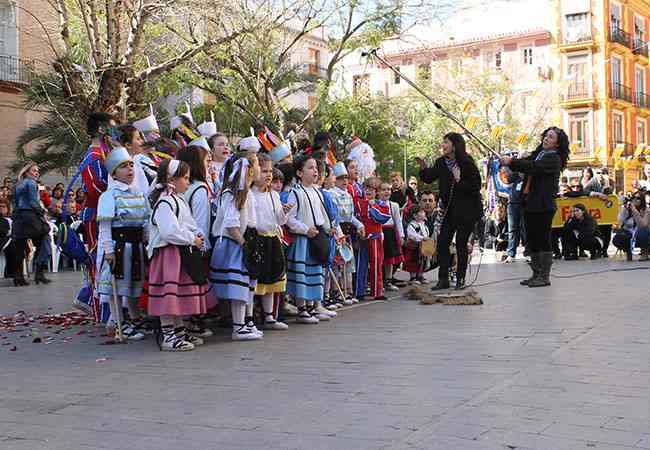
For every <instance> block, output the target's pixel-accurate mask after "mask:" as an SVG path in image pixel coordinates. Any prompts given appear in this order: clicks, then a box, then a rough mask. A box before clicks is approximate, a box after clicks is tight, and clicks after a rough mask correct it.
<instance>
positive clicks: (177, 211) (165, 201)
mask: <svg viewBox="0 0 650 450" xmlns="http://www.w3.org/2000/svg"><path fill="white" fill-rule="evenodd" d="M171 198H172V200H174V203H175V204H176V209H174V207H173V206H172V204H171V203H169V202H168V201H167V200H158V203H156V206H154V208H153V211H152V212H151V223H152V224H154V225H157V224H156V222H155V221H154V217H155V215H156V211H157V210H158V206H160V204H161V203H167V204H168V205H169V207H170V208H171V210H172V211H174V215H175V216H176V218H178V214H179V212H180V211H179V210H180V207H179V205H178V200H176V199H175V198H174V196H173V195H172V196H171Z"/></svg>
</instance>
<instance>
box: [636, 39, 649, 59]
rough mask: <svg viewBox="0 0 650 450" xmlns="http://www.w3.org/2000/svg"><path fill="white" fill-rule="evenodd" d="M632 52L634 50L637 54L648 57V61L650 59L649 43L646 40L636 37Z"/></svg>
mask: <svg viewBox="0 0 650 450" xmlns="http://www.w3.org/2000/svg"><path fill="white" fill-rule="evenodd" d="M632 52H634V54H635V55H637V56H643V57H645V58H646V62H647V59H648V43H647V42H644V41H643V40H641V39H635V40H634V46H633V48H632Z"/></svg>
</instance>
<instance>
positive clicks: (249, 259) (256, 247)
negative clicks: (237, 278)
mask: <svg viewBox="0 0 650 450" xmlns="http://www.w3.org/2000/svg"><path fill="white" fill-rule="evenodd" d="M260 245H261V242H260V239H259V236H258V235H257V230H256V229H255V228H250V227H249V228H246V231H245V232H244V247H243V249H242V251H243V253H244V265H245V266H246V269H247V270H248V276H249V277H250V278H251V279H254V280H256V279H257V278H258V277H259V276H260V274H261V272H262V251H261V249H260Z"/></svg>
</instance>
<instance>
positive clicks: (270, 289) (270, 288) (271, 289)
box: [255, 275, 287, 295]
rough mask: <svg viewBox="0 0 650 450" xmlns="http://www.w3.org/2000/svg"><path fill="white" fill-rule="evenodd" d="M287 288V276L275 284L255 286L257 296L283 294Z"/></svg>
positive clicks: (258, 284)
mask: <svg viewBox="0 0 650 450" xmlns="http://www.w3.org/2000/svg"><path fill="white" fill-rule="evenodd" d="M286 288H287V276H286V275H285V276H284V278H283V279H281V280H280V281H276V282H275V283H273V284H262V283H257V285H256V286H255V295H266V294H277V293H282V292H284V291H285V290H286Z"/></svg>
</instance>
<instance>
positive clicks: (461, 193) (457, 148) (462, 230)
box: [416, 133, 483, 290]
mask: <svg viewBox="0 0 650 450" xmlns="http://www.w3.org/2000/svg"><path fill="white" fill-rule="evenodd" d="M442 152H443V156H441V157H440V158H438V159H437V160H436V162H435V163H434V164H433V166H432V167H427V165H426V163H425V162H424V161H423V160H422V159H420V158H416V161H417V162H418V164H419V165H420V179H421V180H422V181H423V182H425V183H432V182H433V181H435V180H438V185H439V187H440V201H441V202H442V205H443V209H444V212H442V213H441V214H443V217H444V219H443V221H442V228H441V230H440V235H439V236H438V261H439V262H440V268H439V269H438V284H436V285H435V286H434V287H433V288H432V290H437V289H447V288H449V261H450V257H449V246H450V245H451V242H452V240H453V238H454V235H456V251H457V253H458V271H457V277H456V289H462V288H464V287H465V274H466V272H467V259H468V258H467V241H468V239H469V236H470V234H471V233H472V231H473V229H474V225H475V224H476V222H477V221H478V220H479V219H480V218H481V217H482V216H483V204H482V202H481V174H480V173H479V170H478V167H477V166H476V163H475V162H474V159H473V158H472V157H471V156H470V155H468V154H467V150H466V149H465V139H463V137H462V136H461V135H460V134H458V133H448V134H447V135H446V136H445V137H444V139H443V141H442Z"/></svg>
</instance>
